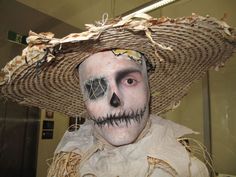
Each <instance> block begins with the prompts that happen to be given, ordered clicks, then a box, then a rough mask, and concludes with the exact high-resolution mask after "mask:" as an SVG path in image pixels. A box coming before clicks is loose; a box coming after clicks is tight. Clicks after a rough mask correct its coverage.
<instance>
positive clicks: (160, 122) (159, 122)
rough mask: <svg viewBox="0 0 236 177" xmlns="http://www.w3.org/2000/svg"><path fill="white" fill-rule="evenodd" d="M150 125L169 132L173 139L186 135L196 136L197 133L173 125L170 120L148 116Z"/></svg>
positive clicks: (175, 124) (176, 124)
mask: <svg viewBox="0 0 236 177" xmlns="http://www.w3.org/2000/svg"><path fill="white" fill-rule="evenodd" d="M150 119H151V122H152V125H153V126H154V127H155V126H159V127H162V128H163V129H165V131H168V132H171V134H172V135H173V136H174V137H175V138H179V137H182V136H184V135H188V134H198V132H195V131H193V130H192V129H190V128H188V127H185V126H183V125H180V124H178V123H175V122H173V121H171V120H167V119H164V118H162V117H159V116H156V115H150Z"/></svg>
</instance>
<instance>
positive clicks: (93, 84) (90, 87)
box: [85, 78, 108, 100]
mask: <svg viewBox="0 0 236 177" xmlns="http://www.w3.org/2000/svg"><path fill="white" fill-rule="evenodd" d="M107 85H108V84H107V81H106V79H105V78H95V79H92V80H89V81H87V82H86V83H85V90H86V91H87V93H88V97H89V99H91V100H95V99H97V98H98V97H102V96H103V95H104V94H105V93H106V90H107Z"/></svg>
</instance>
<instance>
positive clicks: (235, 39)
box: [0, 14, 236, 117]
mask: <svg viewBox="0 0 236 177" xmlns="http://www.w3.org/2000/svg"><path fill="white" fill-rule="evenodd" d="M86 26H87V28H88V30H87V31H85V32H82V33H74V34H70V35H68V36H66V37H64V38H62V39H57V38H54V35H53V34H52V33H40V34H36V33H33V32H30V33H29V37H28V39H27V40H28V44H29V45H28V47H27V48H25V49H24V50H23V52H22V55H21V56H17V57H15V58H14V59H13V60H12V61H10V62H9V63H8V64H7V65H6V66H5V67H4V68H3V69H2V70H1V72H0V92H1V95H2V96H3V97H8V98H10V99H12V100H15V101H17V102H19V103H20V104H24V105H31V106H37V107H39V108H44V109H48V110H51V111H57V112H61V113H64V114H66V115H68V116H73V117H75V116H81V115H82V113H83V112H84V111H85V108H84V103H83V98H82V95H81V92H80V88H79V78H78V72H77V66H78V65H79V64H80V63H81V62H83V61H84V60H85V59H86V58H87V57H88V56H90V55H91V54H94V53H96V52H99V51H104V50H109V49H114V48H118V49H130V50H136V51H139V52H141V53H143V54H144V55H145V56H146V58H147V59H148V63H150V64H151V66H152V71H151V72H150V73H149V83H150V89H151V106H150V107H151V112H152V113H156V114H159V113H162V112H165V111H168V110H170V109H172V108H173V107H175V105H176V104H177V103H178V102H179V101H180V100H181V98H182V97H183V96H185V95H186V93H187V91H188V89H189V87H190V85H191V84H192V82H193V81H195V80H197V79H199V78H201V76H203V75H204V73H205V72H206V71H207V70H209V69H210V68H218V67H221V66H222V65H223V64H224V63H225V62H226V60H227V59H228V58H229V57H230V56H231V55H232V53H233V52H234V50H235V48H236V32H235V30H233V29H232V28H230V27H229V26H228V25H227V24H226V23H225V22H223V21H219V20H216V19H215V18H212V17H202V16H198V15H195V14H193V15H192V16H189V17H183V18H178V19H170V18H164V17H162V18H159V19H156V18H152V17H150V16H148V15H146V14H141V15H138V16H135V17H129V18H117V19H113V20H108V21H107V20H103V21H102V22H99V23H97V24H96V25H86ZM101 62H102V61H101Z"/></svg>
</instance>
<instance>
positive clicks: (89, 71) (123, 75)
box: [79, 51, 149, 146]
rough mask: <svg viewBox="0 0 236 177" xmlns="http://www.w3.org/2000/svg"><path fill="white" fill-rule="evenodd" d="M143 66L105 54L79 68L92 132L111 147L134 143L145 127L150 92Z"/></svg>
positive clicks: (107, 52)
mask: <svg viewBox="0 0 236 177" xmlns="http://www.w3.org/2000/svg"><path fill="white" fill-rule="evenodd" d="M142 63H143V64H139V63H138V62H136V61H133V60H132V59H130V58H129V57H128V56H126V55H119V56H116V55H114V53H113V52H112V51H105V52H100V53H96V54H94V55H92V56H90V57H89V58H87V59H86V60H85V61H84V62H83V63H82V64H81V65H80V66H79V77H80V83H81V85H80V87H81V90H82V93H83V95H84V99H85V106H86V108H87V111H88V113H89V115H90V118H91V119H92V120H93V122H94V127H95V131H96V132H97V133H99V134H100V135H101V136H102V137H103V138H104V139H105V140H106V141H107V142H109V143H110V144H112V145H114V146H120V145H125V144H129V143H132V142H133V141H135V139H136V138H137V137H138V135H139V134H140V133H141V131H142V130H143V128H144V127H145V125H146V123H147V120H148V114H149V112H148V110H149V105H148V103H149V89H148V81H147V71H146V65H145V62H144V60H143V61H142Z"/></svg>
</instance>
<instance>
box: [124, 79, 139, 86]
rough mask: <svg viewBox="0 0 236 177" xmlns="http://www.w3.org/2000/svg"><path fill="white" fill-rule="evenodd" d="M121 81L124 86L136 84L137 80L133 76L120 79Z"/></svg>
mask: <svg viewBox="0 0 236 177" xmlns="http://www.w3.org/2000/svg"><path fill="white" fill-rule="evenodd" d="M121 83H122V84H123V85H125V86H128V87H132V86H136V85H137V84H138V80H137V79H136V78H134V77H126V78H124V79H123V80H122V81H121Z"/></svg>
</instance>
